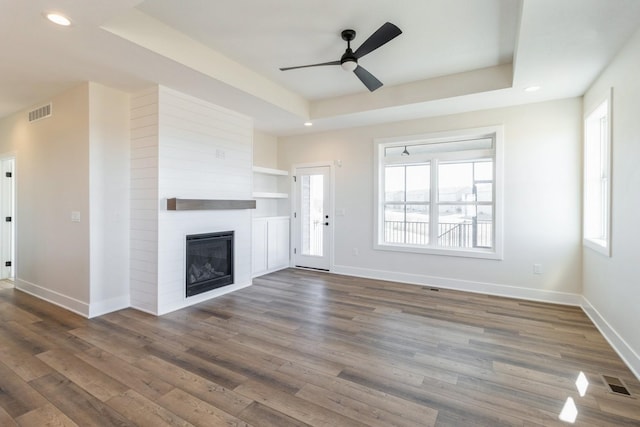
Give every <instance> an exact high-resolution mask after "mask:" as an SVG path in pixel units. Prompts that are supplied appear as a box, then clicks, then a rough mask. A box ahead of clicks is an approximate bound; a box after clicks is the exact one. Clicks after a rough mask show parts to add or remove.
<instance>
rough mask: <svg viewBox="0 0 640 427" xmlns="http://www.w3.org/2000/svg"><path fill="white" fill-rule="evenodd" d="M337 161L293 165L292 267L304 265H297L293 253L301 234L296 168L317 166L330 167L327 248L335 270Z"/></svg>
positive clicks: (330, 270) (290, 255) (330, 265)
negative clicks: (295, 215)
mask: <svg viewBox="0 0 640 427" xmlns="http://www.w3.org/2000/svg"><path fill="white" fill-rule="evenodd" d="M334 163H335V162H333V161H324V162H312V163H294V164H293V165H291V176H292V177H296V178H295V179H291V195H292V197H291V206H290V207H291V211H290V217H291V239H290V245H289V250H290V253H289V259H290V260H291V261H290V264H289V265H290V267H295V268H302V267H296V260H295V256H296V254H294V253H293V251H294V249H295V248H296V245H297V242H298V240H299V237H300V236H299V234H300V230H299V227H298V225H297V220H299V218H294V213H295V212H297V208H298V193H297V191H296V185H297V182H296V181H297V175H296V170H297V169H301V168H317V167H328V168H329V179H330V180H331V183H330V185H329V191H330V193H331V194H329V200H328V201H329V215H330V216H329V218H330V219H331V221H329V239H330V242H326V243H328V246H327V248H328V249H329V272H333V270H334V256H335V250H334V249H335V247H334V242H335V195H336V174H335V164H334Z"/></svg>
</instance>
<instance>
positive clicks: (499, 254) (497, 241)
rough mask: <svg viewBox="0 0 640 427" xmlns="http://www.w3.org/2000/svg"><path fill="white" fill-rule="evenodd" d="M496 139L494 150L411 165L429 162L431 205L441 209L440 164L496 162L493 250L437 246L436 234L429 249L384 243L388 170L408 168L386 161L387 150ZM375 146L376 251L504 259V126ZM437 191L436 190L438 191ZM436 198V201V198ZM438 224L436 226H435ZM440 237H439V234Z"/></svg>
mask: <svg viewBox="0 0 640 427" xmlns="http://www.w3.org/2000/svg"><path fill="white" fill-rule="evenodd" d="M479 138H492V139H493V141H494V147H493V148H492V149H477V150H464V151H447V152H437V153H421V154H417V155H416V156H415V157H414V158H412V159H411V162H410V163H421V162H422V163H424V162H429V164H430V168H431V183H430V185H431V188H432V195H431V197H430V201H429V205H430V206H435V207H437V206H438V205H439V200H438V195H437V193H438V190H437V186H438V182H437V180H436V181H434V179H433V177H434V176H435V175H437V173H438V164H439V162H450V161H465V160H480V159H483V158H487V157H491V158H492V159H493V162H494V171H493V172H494V177H493V180H494V182H493V191H494V194H493V199H494V200H493V209H494V217H493V221H494V224H493V229H494V230H493V232H494V236H493V238H494V242H493V243H494V244H493V248H457V247H454V248H452V247H442V246H437V238H434V237H433V236H434V234H433V231H431V232H430V235H429V244H428V245H424V246H423V245H419V246H418V245H410V244H405V243H402V244H398V243H386V242H384V208H385V195H384V189H385V176H384V168H385V167H386V166H391V165H393V164H398V165H400V164H407V163H408V162H407V160H408V159H405V158H399V159H394V160H391V159H389V160H387V161H385V157H384V150H385V148H387V147H400V146H405V145H406V146H410V145H415V144H435V143H447V142H456V141H463V140H467V139H479ZM373 145H374V174H375V179H374V224H373V228H374V230H373V232H374V238H373V249H374V250H383V251H398V252H412V253H421V254H431V255H443V256H455V257H468V258H484V259H494V260H501V259H503V205H504V203H503V197H504V196H503V169H504V167H503V145H504V127H503V126H502V125H495V126H487V127H481V128H472V129H462V130H454V131H447V132H437V133H429V134H421V135H410V136H401V137H392V138H376V139H374V141H373ZM434 188H435V190H434ZM434 194H435V197H434ZM432 213H433V208H432V209H431V212H430V215H429V227H430V229H431V230H434V228H437V216H435V217H434V216H433V215H432ZM434 223H435V225H434ZM436 235H437V233H436Z"/></svg>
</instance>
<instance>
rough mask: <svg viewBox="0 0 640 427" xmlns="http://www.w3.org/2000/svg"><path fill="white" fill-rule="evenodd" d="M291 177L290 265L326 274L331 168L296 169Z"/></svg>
mask: <svg viewBox="0 0 640 427" xmlns="http://www.w3.org/2000/svg"><path fill="white" fill-rule="evenodd" d="M295 177H296V181H295V185H296V201H295V209H294V214H293V221H294V244H293V256H294V265H295V266H297V267H309V268H316V269H320V270H329V269H330V266H331V261H330V260H331V250H332V239H331V237H332V230H333V218H332V217H331V215H330V213H331V168H330V167H329V166H320V167H300V168H296V170H295Z"/></svg>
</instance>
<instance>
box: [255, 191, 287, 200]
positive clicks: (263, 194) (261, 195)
mask: <svg viewBox="0 0 640 427" xmlns="http://www.w3.org/2000/svg"><path fill="white" fill-rule="evenodd" d="M253 198H254V199H288V198H289V195H288V194H287V193H268V192H263V191H259V192H255V193H253Z"/></svg>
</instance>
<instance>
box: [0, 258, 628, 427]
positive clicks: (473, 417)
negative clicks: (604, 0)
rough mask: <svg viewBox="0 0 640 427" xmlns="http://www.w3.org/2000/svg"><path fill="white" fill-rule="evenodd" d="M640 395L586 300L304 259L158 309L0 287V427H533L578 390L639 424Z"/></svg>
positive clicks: (612, 418) (606, 419) (608, 421)
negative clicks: (350, 272)
mask: <svg viewBox="0 0 640 427" xmlns="http://www.w3.org/2000/svg"><path fill="white" fill-rule="evenodd" d="M580 372H583V373H584V374H585V375H586V378H587V379H588V381H589V386H588V389H587V392H586V395H585V396H583V397H581V396H580V394H579V393H578V391H577V389H576V385H575V382H576V379H577V377H578V375H579V374H580ZM601 374H605V375H610V376H615V377H620V378H622V379H623V380H624V381H625V382H626V384H627V385H628V386H629V388H630V390H631V392H632V394H633V396H632V397H624V396H618V395H614V394H612V393H610V392H609V391H607V389H606V388H605V385H604V383H603V381H602V379H601V377H600V375H601ZM638 396H640V384H639V383H638V381H637V379H636V378H635V377H634V376H633V374H632V373H631V372H630V371H629V370H628V369H627V367H626V366H625V365H624V364H623V363H622V361H621V360H620V359H619V357H618V356H617V355H616V353H615V352H614V351H613V350H612V349H611V348H610V346H609V345H608V344H607V342H606V341H605V340H604V338H603V337H602V336H601V335H600V334H599V333H598V331H597V330H596V328H595V327H594V326H593V324H592V323H591V322H590V321H589V320H588V319H587V317H586V316H585V315H584V314H583V312H582V311H581V310H580V309H579V308H576V307H565V306H558V305H549V304H543V303H536V302H528V301H520V300H514V299H506V298H498V297H491V296H484V295H475V294H469V293H462V292H455V291H447V290H440V291H435V290H430V289H429V288H426V287H421V286H412V285H403V284H397V283H391V282H384V281H375V280H365V279H358V278H352V277H345V276H338V275H330V274H323V273H316V272H310V271H304V270H284V271H281V272H278V273H274V274H270V275H267V276H263V277H261V278H258V279H256V280H255V281H254V285H253V286H252V287H249V288H246V289H244V290H241V291H238V292H235V293H232V294H229V295H226V296H223V297H220V298H218V299H215V300H212V301H209V302H206V303H202V304H199V305H197V306H194V307H191V308H188V309H184V310H180V311H178V312H175V313H171V314H168V315H166V316H162V317H159V318H157V317H154V316H150V315H147V314H144V313H140V312H138V311H135V310H131V309H127V310H123V311H120V312H117V313H112V314H108V315H105V316H102V317H100V318H97V319H93V320H87V319H84V318H82V317H80V316H77V315H75V314H72V313H69V312H67V311H65V310H63V309H60V308H58V307H56V306H53V305H51V304H48V303H46V302H43V301H41V300H38V299H36V298H33V297H31V296H29V295H26V294H24V293H21V292H19V291H15V290H13V289H0V425H1V426H11V425H22V426H27V425H28V426H44V425H61V426H67V425H78V426H83V427H84V426H93V425H96V426H108V425H118V426H121V425H122V426H124V425H139V426H154V427H155V426H162V425H180V426H182V425H199V426H227V425H228V426H247V425H251V426H277V427H286V426H301V425H312V426H385V427H387V426H433V425H435V426H470V425H481V426H502V425H509V426H528V427H533V426H551V425H567V424H566V423H564V422H562V421H560V420H559V419H558V416H559V414H560V412H561V410H562V409H563V407H564V405H565V403H566V401H567V399H568V398H572V399H573V401H574V402H575V405H576V408H577V411H578V413H577V419H576V422H575V425H580V426H584V425H588V426H608V425H611V426H631V425H634V426H638V425H640V400H639V399H638V398H637V397H638Z"/></svg>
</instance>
